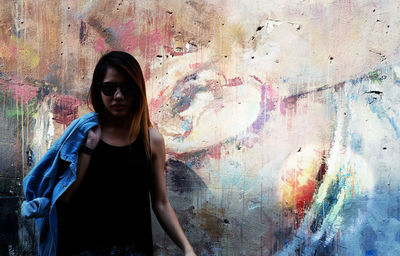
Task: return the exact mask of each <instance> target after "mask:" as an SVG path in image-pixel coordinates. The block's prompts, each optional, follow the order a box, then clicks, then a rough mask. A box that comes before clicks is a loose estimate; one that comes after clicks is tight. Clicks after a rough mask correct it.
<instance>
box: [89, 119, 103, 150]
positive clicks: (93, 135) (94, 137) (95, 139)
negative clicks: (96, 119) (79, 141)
mask: <svg viewBox="0 0 400 256" xmlns="http://www.w3.org/2000/svg"><path fill="white" fill-rule="evenodd" d="M100 138H101V128H100V125H98V126H96V127H94V128H92V129H90V130H89V131H88V134H87V139H86V144H85V146H86V147H88V148H90V149H95V148H96V147H97V144H98V143H99V141H100Z"/></svg>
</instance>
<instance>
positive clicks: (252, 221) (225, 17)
mask: <svg viewBox="0 0 400 256" xmlns="http://www.w3.org/2000/svg"><path fill="white" fill-rule="evenodd" d="M399 9H400V3H399V2H398V1H375V0H365V1H352V0H322V1H300V0H291V1H288V0H284V1H281V0H268V1H245V0H243V1H228V0H216V1H209V0H207V1H206V0H204V1H178V0H171V1H163V0H161V1H156V0H149V1H134V0H131V1H128V0H119V1H114V0H90V1H83V0H76V1H70V0H62V1H50V0H37V1H27V0H13V1H11V0H3V1H2V2H1V4H0V159H1V160H0V255H36V250H37V245H36V242H35V229H34V226H33V222H31V220H25V219H22V218H21V217H20V216H19V214H18V212H19V205H20V203H21V202H22V200H23V199H22V187H21V183H22V179H23V177H24V176H25V175H26V174H27V173H28V172H29V171H30V169H31V168H32V167H33V165H34V164H35V162H37V161H38V159H40V157H41V156H42V155H43V154H44V153H45V152H46V150H47V149H48V148H49V147H50V145H51V144H52V143H53V142H54V141H55V139H56V138H57V137H58V136H60V135H61V134H62V132H63V131H64V129H65V128H66V127H67V126H68V125H69V123H70V122H71V121H72V120H74V119H75V118H77V117H79V116H81V115H83V114H85V113H87V112H89V111H90V109H89V108H88V106H87V104H86V99H87V98H86V95H87V93H88V89H89V85H90V82H91V75H92V72H93V70H94V65H95V64H96V62H97V60H98V59H99V58H100V56H101V55H102V54H104V53H106V52H107V51H110V50H124V51H127V52H129V53H131V54H133V55H134V56H135V57H137V59H138V60H139V62H140V63H141V65H142V68H143V70H144V73H145V79H146V83H147V90H148V98H149V104H150V112H151V117H152V120H153V123H154V126H155V127H157V129H159V131H160V132H161V133H162V134H163V136H164V138H165V141H166V147H167V162H166V178H167V187H168V191H169V197H170V201H171V204H172V205H173V206H174V208H175V209H176V212H177V214H178V217H179V219H180V222H181V224H182V226H183V228H184V230H185V233H186V234H187V236H188V238H189V240H190V241H191V242H192V244H193V247H194V248H195V250H196V252H197V254H198V255H400V161H399V159H400V58H399V57H400V52H399V49H400V15H398V12H399ZM153 227H154V235H153V236H154V239H153V240H154V248H155V252H156V255H179V250H178V248H177V247H176V246H175V245H174V244H173V243H172V242H171V240H170V239H169V238H168V236H167V235H166V234H165V233H164V232H163V231H162V229H161V228H160V226H159V224H158V223H157V221H156V219H155V218H153Z"/></svg>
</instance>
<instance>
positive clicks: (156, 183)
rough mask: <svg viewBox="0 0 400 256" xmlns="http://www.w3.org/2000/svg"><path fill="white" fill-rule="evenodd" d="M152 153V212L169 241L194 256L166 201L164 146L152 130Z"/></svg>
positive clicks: (162, 141) (161, 138)
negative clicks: (169, 238)
mask: <svg viewBox="0 0 400 256" xmlns="http://www.w3.org/2000/svg"><path fill="white" fill-rule="evenodd" d="M150 143H151V152H152V177H153V186H152V190H151V200H152V206H153V211H154V213H155V215H156V216H157V219H158V221H159V222H160V224H161V226H162V227H163V228H164V230H165V231H166V232H167V234H168V235H169V236H170V237H171V239H172V240H173V241H174V242H175V243H176V244H177V245H178V246H179V247H180V248H181V249H182V250H183V251H184V253H185V255H187V256H189V255H196V254H195V253H194V251H193V248H192V246H191V245H190V243H189V241H188V239H187V238H186V236H185V234H184V233H183V230H182V228H181V225H180V224H179V221H178V218H177V217H176V214H175V211H174V209H173V208H172V206H171V204H170V203H169V200H168V194H167V189H166V184H165V177H164V165H165V145H164V139H163V137H162V135H161V134H160V133H159V132H157V131H156V130H154V129H151V132H150Z"/></svg>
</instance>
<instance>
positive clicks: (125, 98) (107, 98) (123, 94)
mask: <svg viewBox="0 0 400 256" xmlns="http://www.w3.org/2000/svg"><path fill="white" fill-rule="evenodd" d="M127 83H128V80H127V79H126V78H125V77H124V76H123V75H122V74H121V73H120V72H119V71H118V70H116V69H115V68H111V67H109V68H108V69H107V72H106V75H105V76H104V80H103V83H102V85H101V98H102V100H103V103H104V107H105V112H106V114H107V115H110V116H111V117H115V118H125V117H129V116H130V114H131V113H132V107H133V104H134V96H133V95H132V93H130V92H131V91H133V89H134V85H130V84H129V87H126V88H125V90H124V89H122V90H121V88H123V87H124V86H126V85H128V84H127ZM113 88H116V90H115V92H114V90H113ZM129 88H130V89H131V90H129ZM127 89H128V90H127Z"/></svg>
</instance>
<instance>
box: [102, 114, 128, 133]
mask: <svg viewBox="0 0 400 256" xmlns="http://www.w3.org/2000/svg"><path fill="white" fill-rule="evenodd" d="M131 123H132V117H121V118H118V117H114V116H111V115H109V114H107V113H104V115H103V118H102V120H101V126H102V127H107V128H109V129H117V130H128V131H129V130H130V128H131Z"/></svg>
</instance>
